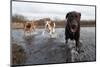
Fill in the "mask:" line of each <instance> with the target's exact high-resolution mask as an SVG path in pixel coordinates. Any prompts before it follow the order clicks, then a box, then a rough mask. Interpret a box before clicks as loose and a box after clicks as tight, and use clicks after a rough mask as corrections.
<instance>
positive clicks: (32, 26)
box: [24, 21, 36, 35]
mask: <svg viewBox="0 0 100 67" xmlns="http://www.w3.org/2000/svg"><path fill="white" fill-rule="evenodd" d="M35 28H36V26H35V24H34V22H33V21H31V22H26V23H25V24H24V35H25V34H26V33H30V35H31V33H32V32H33V31H35Z"/></svg>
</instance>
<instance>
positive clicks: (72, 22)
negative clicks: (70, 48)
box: [65, 11, 81, 48]
mask: <svg viewBox="0 0 100 67" xmlns="http://www.w3.org/2000/svg"><path fill="white" fill-rule="evenodd" d="M80 18H81V13H79V12H76V11H72V12H69V13H68V14H67V15H66V20H67V21H66V27H65V40H66V43H67V42H68V39H71V40H75V41H76V48H78V47H79V38H80Z"/></svg>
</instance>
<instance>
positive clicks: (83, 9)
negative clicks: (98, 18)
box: [12, 1, 95, 20]
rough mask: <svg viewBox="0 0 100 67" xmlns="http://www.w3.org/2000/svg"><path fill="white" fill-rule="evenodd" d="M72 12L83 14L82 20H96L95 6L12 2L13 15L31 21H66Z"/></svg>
mask: <svg viewBox="0 0 100 67" xmlns="http://www.w3.org/2000/svg"><path fill="white" fill-rule="evenodd" d="M70 11H77V12H80V13H81V20H95V7H94V6H80V5H64V4H48V3H34V2H17V1H13V2H12V15H15V14H19V15H23V16H25V17H27V18H28V19H29V20H33V19H35V20H37V19H42V18H47V17H49V18H51V19H53V20H54V19H60V20H64V19H65V16H66V14H67V13H68V12H70Z"/></svg>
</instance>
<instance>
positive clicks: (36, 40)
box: [11, 27, 96, 65]
mask: <svg viewBox="0 0 100 67" xmlns="http://www.w3.org/2000/svg"><path fill="white" fill-rule="evenodd" d="M64 32H65V30H64V28H57V29H56V33H55V34H54V35H55V36H54V37H53V38H50V35H49V34H48V33H47V32H45V33H44V34H43V29H37V30H36V32H35V33H32V35H31V36H27V37H25V36H24V32H23V30H22V29H12V31H11V37H12V39H13V40H12V42H16V43H18V44H19V45H21V46H22V47H23V48H24V49H25V51H26V54H27V59H26V62H25V63H24V64H25V65H26V64H45V63H63V62H66V58H68V57H69V56H70V57H69V58H71V59H70V60H71V62H76V61H95V57H96V56H95V51H96V50H95V46H96V45H95V28H94V27H82V28H81V31H80V42H81V50H83V51H84V52H82V53H80V54H78V55H77V56H76V53H75V50H74V49H72V50H71V52H68V51H66V48H65V46H66V45H65V40H64V38H65V35H64ZM68 44H69V46H75V45H74V41H69V43H68ZM71 48H72V47H71ZM74 53H75V54H74ZM76 57H77V58H76Z"/></svg>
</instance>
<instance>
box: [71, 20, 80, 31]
mask: <svg viewBox="0 0 100 67" xmlns="http://www.w3.org/2000/svg"><path fill="white" fill-rule="evenodd" d="M70 30H71V32H76V31H77V30H78V22H77V21H76V20H73V21H71V25H70Z"/></svg>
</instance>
